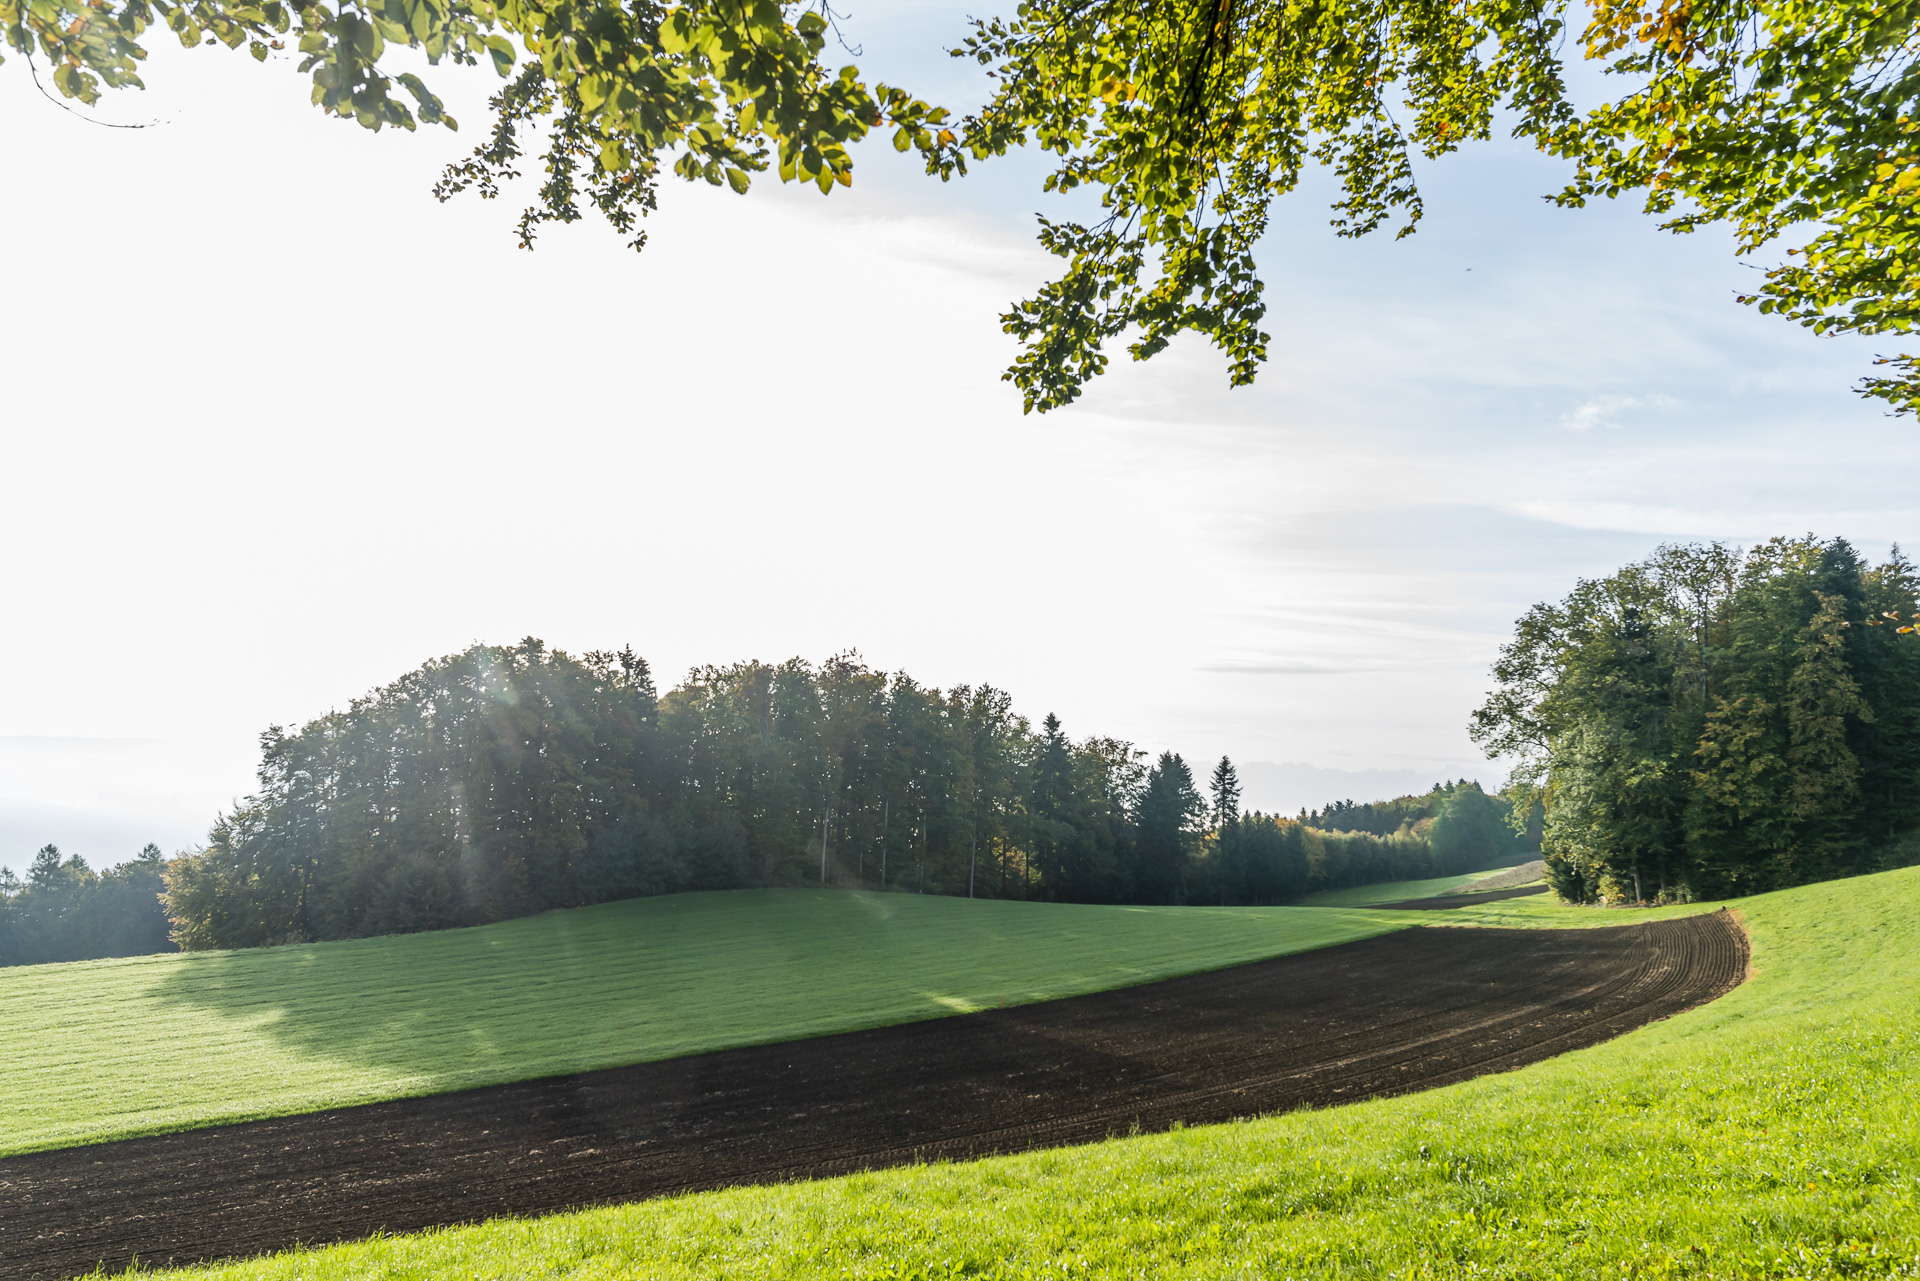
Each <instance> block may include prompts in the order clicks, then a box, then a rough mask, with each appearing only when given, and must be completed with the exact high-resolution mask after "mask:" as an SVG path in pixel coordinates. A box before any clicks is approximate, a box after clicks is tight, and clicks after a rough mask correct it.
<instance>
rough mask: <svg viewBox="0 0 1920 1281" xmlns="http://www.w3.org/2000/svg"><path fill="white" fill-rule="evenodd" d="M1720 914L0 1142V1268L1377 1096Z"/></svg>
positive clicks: (1626, 996) (240, 1248)
mask: <svg viewBox="0 0 1920 1281" xmlns="http://www.w3.org/2000/svg"><path fill="white" fill-rule="evenodd" d="M1746 960H1747V945H1746V939H1745V936H1744V934H1742V933H1741V931H1740V929H1739V927H1738V925H1737V924H1736V923H1735V922H1734V921H1733V919H1732V918H1731V917H1730V916H1728V915H1727V914H1725V913H1715V914H1712V915H1706V916H1696V917H1687V918H1680V919H1673V920H1665V921H1658V922H1654V923H1651V924H1645V925H1633V926H1620V927H1612V928H1604V929H1581V930H1493V929H1474V930H1457V929H1427V928H1417V929H1410V930H1403V931H1400V932H1397V933H1394V934H1389V935H1384V936H1381V937H1378V938H1373V939H1368V940H1365V941H1362V942H1358V943H1351V944H1345V945H1342V946H1339V947H1333V948H1328V949H1325V950H1323V951H1318V952H1310V953H1305V954H1300V955H1295V956H1289V957H1284V958H1281V959H1278V960H1273V961H1266V962H1262V963H1259V964H1255V965H1247V966H1241V967H1239V968H1236V969H1231V970H1222V971H1216V972H1213V973H1208V974H1198V975H1192V976H1189V977H1185V978H1179V979H1172V980H1169V981H1166V982H1160V983H1152V984H1147V985H1143V986H1140V987H1134V988H1127V989H1122V990H1118V991H1112V992H1104V993H1099V994H1096V995H1092V996H1081V997H1073V998H1070V999H1067V1000H1061V1001H1053V1002H1047V1003H1044V1004H1037V1005H1028V1006H1022V1007H1017V1008H1014V1009H1009V1010H1004V1011H990V1012H987V1013H983V1014H974V1015H966V1016H961V1017H955V1018H947V1019H937V1020H932V1021H929V1022H921V1023H912V1024H906V1025H903V1026H898V1027H890V1028H881V1029H876V1030H873V1031H866V1032H856V1033H849V1034H845V1035H840V1036H831V1037H822V1038H818V1039H815V1040H807V1041H795V1042H790V1043H787V1044H784V1045H771V1046H761V1047H755V1048H750V1049H740V1050H729V1051H725V1052H722V1053H717V1054H707V1055H700V1056H696V1057H691V1058H684V1059H676V1060H669V1061H666V1062H659V1063H649V1064H644V1065H641V1066H637V1067H631V1068H618V1069H612V1070H609V1071H602V1072H594V1073H589V1074H584V1075H579V1076H571V1077H560V1078H553V1079H549V1080H544V1081H530V1082H525V1083H522V1084H517V1085H508V1086H495V1087H490V1088H487V1089H482V1090H472V1091H466V1092H463V1093H457V1094H442V1095H435V1096H431V1097H427V1098H420V1099H408V1100H402V1101H398V1102H392V1103H379V1104H373V1105H370V1106H366V1107H357V1108H346V1109H340V1110H336V1111H331V1112H320V1113H314V1114H310V1115H306V1116H295V1117H285V1118H281V1119H277V1120H271V1121H259V1122H251V1123H247V1124H242V1125H230V1126H221V1127H217V1128H212V1129H204V1130H193V1131H186V1132H182V1133H177V1134H170V1135H161V1136H157V1137H152V1138H142V1139H131V1140H126V1141H123V1142H119V1143H110V1144H100V1145H97V1146H93V1147H81V1148H69V1149H64V1150H60V1151H53V1152H41V1153H35V1154H32V1155H28V1156H21V1157H13V1158H9V1159H7V1160H4V1161H0V1275H4V1276H8V1277H61V1276H71V1275H74V1274H75V1273H78V1272H84V1271H86V1270H88V1269H90V1268H92V1267H93V1266H94V1265H95V1264H96V1263H100V1262H104V1263H106V1264H107V1265H108V1267H109V1268H110V1269H111V1268H119V1267H121V1266H124V1264H125V1263H126V1262H127V1261H128V1260H129V1259H130V1258H132V1257H133V1256H135V1255H137V1256H138V1257H139V1258H140V1259H141V1260H142V1261H144V1262H148V1263H161V1262H166V1261H174V1262H187V1261H191V1260H202V1259H209V1258H218V1257H224V1256H232V1255H244V1254H252V1253H257V1252H261V1251H267V1250H274V1249H280V1248H284V1247H287V1246H290V1245H293V1244H294V1243H296V1242H299V1243H304V1244H309V1245H311V1244H317V1243H321V1242H327V1241H336V1240H343V1239H348V1238H353V1237H360V1236H365V1235H367V1234H368V1233H371V1232H373V1231H376V1230H381V1229H384V1230H387V1231H391V1232H404V1231H409V1230H413V1229H418V1228H424V1227H429V1226H434V1225H439V1224H448V1223H457V1222H464V1221H469V1220H474V1219H481V1218H486V1217H489V1216H492V1215H500V1214H534V1213H541V1212H545V1211H551V1210H557V1209H562V1208H566V1207H570V1206H578V1205H584V1204H588V1203H592V1202H599V1201H614V1200H632V1199H638V1198H643V1197H650V1196H659V1195H662V1194H664V1193H670V1192H676V1191H682V1190H688V1189H697V1188H713V1187H720V1186H725V1185H728V1184H735V1183H748V1182H764V1181H769V1180H778V1179H790V1178H802V1177H810V1176H821V1175H830V1174H838V1173H843V1172H847V1171H851V1170H858V1169H862V1168H868V1167H876V1166H883V1165H893V1164H899V1163H903V1162H908V1161H913V1160H916V1159H931V1158H940V1157H949V1158H964V1157H973V1156H980V1155H985V1154H988V1153H992V1152H1009V1151H1016V1150H1020V1149H1026V1148H1034V1147H1043V1146H1051V1145H1057V1144H1069V1143H1080V1142H1087V1141H1091V1140H1097V1139H1100V1138H1103V1137H1105V1136H1107V1135H1111V1134H1124V1133H1127V1132H1128V1131H1129V1130H1131V1129H1133V1128H1135V1127H1138V1128H1141V1129H1147V1130H1151V1129H1164V1128H1166V1127H1167V1126H1169V1125H1172V1124H1173V1123H1175V1122H1177V1121H1184V1122H1187V1123H1189V1124H1198V1123H1203V1122H1210V1121H1222V1120H1226V1119H1229V1118H1232V1117H1238V1116H1251V1115H1255V1114H1258V1113H1262V1112H1270V1111H1277V1110H1284V1109H1289V1108H1296V1107H1303V1106H1310V1105H1324V1104H1331V1103H1341V1102H1346V1101H1349V1100H1354V1099H1360V1098H1366V1097H1369V1096H1373V1095H1382V1094H1396V1093H1402V1092H1406V1091H1410V1090H1416V1089H1424V1088H1428V1087H1431V1086H1436V1085H1441V1084H1445V1083H1447V1082H1450V1081H1456V1080H1461V1079H1463V1078H1466V1077H1469V1076H1474V1075H1477V1074H1479V1073H1483V1072H1491V1071H1500V1070H1504V1069H1509V1068H1514V1067H1519V1066H1522V1065H1523V1064H1526V1063H1530V1062H1533V1061H1536V1060H1539V1059H1542V1058H1546V1057H1549V1056H1551V1055H1555V1054H1560V1053H1563V1052H1565V1051H1567V1050H1572V1049H1578V1048H1580V1047H1583V1046H1588V1045H1593V1044H1596V1043H1598V1042H1600V1041H1603V1040H1606V1039H1608V1038H1610V1037H1613V1036H1617V1035H1619V1034H1620V1033H1622V1032H1626V1031H1629V1030H1631V1029H1633V1028H1635V1027H1639V1026H1641V1025H1643V1024H1646V1023H1648V1022H1651V1021H1653V1020H1655V1019H1658V1018H1662V1017H1665V1016H1667V1015H1671V1014H1674V1013H1677V1012H1679V1011H1681V1010H1684V1009H1687V1008H1689V1007H1691V1006H1694V1005H1697V1004H1700V1003H1702V1002H1705V1001H1709V1000H1712V999H1713V998H1714V997H1716V996H1719V995H1720V994H1722V993H1724V992H1726V991H1728V990H1730V989H1731V988H1732V987H1734V986H1735V985H1736V984H1737V983H1739V981H1740V979H1741V976H1742V975H1743V973H1744V972H1745V968H1746Z"/></svg>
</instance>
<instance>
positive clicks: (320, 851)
mask: <svg viewBox="0 0 1920 1281" xmlns="http://www.w3.org/2000/svg"><path fill="white" fill-rule="evenodd" d="M261 742H262V759H261V765H260V771H259V791H258V792H257V793H256V794H255V795H254V796H252V797H250V798H248V799H247V800H246V801H245V802H244V803H242V804H241V805H240V806H239V807H238V808H236V810H235V811H234V812H232V813H230V814H226V815H223V816H222V817H221V818H220V819H219V820H218V821H217V822H216V823H215V824H214V826H213V828H212V831H211V832H210V833H209V836H208V840H207V842H206V844H205V846H204V847H203V848H201V849H199V850H197V851H194V852H191V853H187V854H184V855H182V856H180V857H177V858H175V859H172V860H170V861H169V862H168V863H167V864H166V866H165V869H164V877H165V884H166V889H165V905H166V913H167V915H168V916H169V917H170V918H171V922H172V925H171V930H172V937H173V938H174V939H175V940H176V941H177V942H178V943H179V945H180V946H182V947H185V948H188V949H202V948H230V947H253V946H263V945H271V944H277V943H285V942H292V941H301V940H315V939H332V938H347V937H358V936H365V935H375V934H392V933H405V932H411V931H417V930H431V929H443V928H448V927H452V926H460V925H469V924H477V923H481V922H486V921H494V920H501V919H505V918H509V917H515V916H523V915H528V914H531V913H535V912H542V911H546V910H549V909H552V908H562V907H573V906H579V905H584V904H589V903H597V902H603V901H606V900H611V899H621V898H632V897H637V896H641V895H648V894H664V893H672V892H676V891H683V890H710V889H730V888H738V887H747V886H760V885H805V884H815V885H820V884H825V885H831V886H842V887H862V888H867V889H874V890H897V891H910V892H921V893H929V894H955V895H963V896H972V897H991V898H1025V899H1037V900H1053V901H1072V902H1103V903H1196V904H1246V903H1273V902H1277V901H1283V900H1286V899H1289V898H1294V897H1297V896H1299V895H1302V894H1305V893H1309V892H1312V891H1316V890H1321V889H1334V888H1340V887H1344V886H1348V885H1356V884H1365V883H1371V882H1376V881H1385V880H1397V879H1406V878H1412V877H1425V876H1436V875H1442V874H1445V873H1448V872H1452V871H1463V870H1472V869H1476V868H1479V867H1485V866H1491V865H1495V864H1497V863H1500V862H1504V861H1518V860H1519V859H1520V858H1521V857H1524V856H1525V851H1526V850H1527V849H1528V848H1529V845H1528V842H1527V839H1526V837H1525V836H1524V835H1523V834H1519V833H1516V832H1515V831H1514V829H1513V828H1512V826H1511V825H1510V824H1509V823H1508V822H1507V815H1508V814H1509V812H1510V806H1509V804H1508V802H1507V801H1506V800H1504V799H1501V798H1497V797H1492V796H1488V795H1486V794H1484V793H1483V792H1482V791H1481V790H1480V788H1479V787H1478V786H1477V785H1475V784H1473V783H1468V782H1461V783H1449V784H1447V785H1445V786H1436V788H1435V789H1434V790H1433V792H1432V793H1430V794H1428V795H1426V796H1423V797H1410V798H1405V799H1404V800H1402V801H1399V802H1392V803H1389V804H1388V805H1385V806H1353V805H1351V804H1350V803H1347V804H1345V805H1342V806H1333V807H1329V809H1328V810H1327V811H1325V812H1324V813H1316V814H1314V815H1307V814H1302V815H1300V816H1298V817H1295V818H1281V817H1277V816H1272V815H1266V814H1260V813H1248V814H1243V813H1242V812H1241V810H1240V804H1239V790H1240V789H1239V784H1238V779H1237V776H1236V774H1235V771H1234V768H1233V765H1232V763H1231V762H1230V761H1228V760H1225V759H1222V760H1221V761H1220V762H1219V763H1218V765H1217V766H1216V767H1215V768H1213V769H1212V770H1211V771H1210V772H1209V773H1208V774H1207V776H1206V778H1205V779H1203V780H1196V778H1195V776H1194V772H1193V770H1192V769H1191V767H1189V765H1188V764H1187V762H1186V761H1185V760H1184V759H1183V758H1182V757H1181V756H1180V755H1178V754H1177V753H1172V752H1166V753H1162V754H1161V755H1160V756H1159V757H1158V758H1155V759H1149V758H1148V757H1147V755H1146V754H1145V753H1143V752H1141V751H1140V750H1138V749H1136V748H1135V747H1133V746H1132V745H1131V744H1128V743H1124V742H1120V741H1118V740H1116V739H1112V738H1104V737H1099V736H1090V737H1087V738H1083V739H1078V740H1075V739H1072V738H1070V737H1068V735H1067V734H1066V732H1065V730H1064V728H1063V727H1062V726H1061V724H1060V722H1059V721H1058V719H1057V718H1055V717H1053V716H1051V715H1050V716H1047V717H1046V718H1045V719H1044V720H1042V721H1041V722H1040V723H1039V724H1038V725H1035V724H1033V723H1031V722H1030V721H1029V720H1028V719H1027V718H1025V717H1023V716H1020V715H1018V714H1016V713H1015V712H1014V711H1013V708H1012V700H1011V698H1010V697H1009V696H1008V695H1007V694H1006V693H1005V692H1004V691H1002V690H999V689H995V688H993V687H991V686H987V685H981V686H967V685H961V686H957V687H954V688H951V689H947V690H940V689H936V688H931V687H928V686H924V685H921V684H919V683H918V682H916V681H914V680H913V679H912V678H911V677H909V676H907V675H906V674H904V673H892V674H888V673H884V672H879V671H875V670H873V669H871V668H869V667H868V666H866V665H865V664H864V663H863V662H861V661H860V659H859V658H858V656H857V655H853V654H843V655H839V656H836V657H834V658H831V659H829V660H827V661H826V662H824V663H821V664H818V665H814V664H811V663H807V662H803V661H801V660H798V659H794V660H790V661H788V662H785V663H781V664H778V665H770V664H766V663H759V662H746V663H738V664H734V665H731V666H726V667H701V668H698V669H696V670H694V671H693V672H692V673H691V674H690V675H689V676H688V678H687V679H686V680H685V681H684V682H683V683H682V684H681V685H679V686H678V687H677V688H674V689H672V690H670V691H668V692H667V693H665V694H664V695H663V694H659V693H658V692H657V690H656V687H655V684H654V680H653V677H652V675H651V672H650V670H649V668H648V666H647V664H646V662H645V661H644V660H642V659H641V658H640V657H638V656H637V655H635V654H634V653H633V652H632V651H631V650H622V651H621V652H619V653H610V652H594V653H588V654H584V655H581V656H580V657H578V658H576V657H573V656H571V655H569V654H566V653H564V652H562V651H559V650H556V649H551V648H549V647H548V646H546V645H545V644H543V643H542V642H540V641H539V640H535V639H531V638H530V639H527V640H525V641H522V642H521V643H520V644H518V645H511V646H484V645H481V646H475V647H473V648H471V649H469V650H467V651H466V652H464V653H461V654H457V655H452V656H449V657H446V658H442V659H438V660H436V661H433V662H429V663H427V664H425V665H423V666H422V667H420V668H418V669H417V670H415V671H413V672H410V673H408V674H407V675H405V676H403V677H401V678H400V679H399V680H397V681H395V682H393V683H392V684H390V685H388V686H386V687H385V688H382V689H379V690H376V691H374V692H372V693H370V694H368V695H367V696H366V697H364V698H361V699H358V700H355V701H354V702H353V703H352V704H351V705H349V706H348V707H347V708H346V709H345V710H342V711H335V712H333V713H330V714H329V715H326V716H323V717H321V718H319V719H317V720H314V721H312V722H310V723H309V724H307V725H305V726H303V727H301V728H299V729H297V730H288V729H283V728H279V727H276V728H273V729H270V730H269V731H268V732H267V733H266V734H264V735H263V736H262V740H261ZM1363 812H1364V813H1365V814H1367V815H1368V816H1369V821H1368V822H1367V823H1365V824H1361V823H1357V822H1350V821H1349V819H1350V816H1352V815H1355V814H1360V813H1363ZM1323 825H1324V826H1323Z"/></svg>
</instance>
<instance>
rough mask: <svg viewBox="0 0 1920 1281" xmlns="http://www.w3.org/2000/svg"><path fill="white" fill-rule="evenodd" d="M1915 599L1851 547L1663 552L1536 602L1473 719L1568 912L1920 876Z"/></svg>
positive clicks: (1807, 541) (1897, 568)
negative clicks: (1534, 809) (1918, 868)
mask: <svg viewBox="0 0 1920 1281" xmlns="http://www.w3.org/2000/svg"><path fill="white" fill-rule="evenodd" d="M1917 587H1920V582H1917V580H1916V576H1915V573H1914V569H1913V566H1912V565H1911V564H1910V563H1909V562H1908V561H1907V560H1906V558H1905V557H1903V556H1902V555H1901V554H1900V551H1899V549H1898V548H1895V549H1894V551H1893V555H1892V557H1891V558H1890V559H1889V560H1888V561H1887V562H1886V563H1885V564H1882V565H1878V566H1869V565H1868V564H1867V563H1866V562H1865V561H1864V560H1863V559H1862V558H1861V557H1860V556H1859V554H1858V553H1857V552H1855V550H1854V549H1853V548H1852V547H1851V546H1850V545H1849V544H1847V543H1846V542H1845V541H1842V540H1838V539H1836V540H1834V541H1831V542H1821V541H1819V540H1816V539H1813V538H1800V539H1787V538H1776V539H1774V540H1772V541H1771V542H1767V543H1764V544H1762V545H1760V546H1758V547H1755V548H1753V549H1752V550H1750V551H1746V552H1741V551H1738V550H1733V549H1729V548H1727V547H1724V546H1721V545H1719V544H1713V545H1710V546H1686V547H1667V548H1663V549H1661V550H1660V552H1659V553H1658V554H1656V555H1655V556H1653V557H1652V558H1651V559H1649V560H1646V561H1643V562H1641V563H1639V564H1636V565H1629V566H1627V567H1626V568H1625V569H1622V570H1620V571H1619V572H1618V573H1616V574H1614V575H1612V576H1610V577H1607V578H1601V579H1593V580H1590V581H1585V582H1582V583H1580V584H1579V586H1577V587H1576V588H1575V589H1574V591H1573V593H1572V594H1571V595H1569V596H1568V597H1567V598H1566V600H1564V601H1562V602H1561V603H1559V604H1557V605H1538V606H1535V607H1534V609H1533V610H1531V611H1530V612H1529V613H1528V614H1527V615H1526V616H1525V617H1523V618H1522V619H1521V620H1520V622H1519V626H1518V633H1517V635H1516V637H1515V639H1514V640H1513V642H1512V643H1511V644H1509V645H1507V646H1506V647H1505V649H1504V650H1503V651H1502V655H1501V659H1500V662H1499V664H1498V665H1497V667H1496V668H1495V675H1496V677H1497V679H1498V681H1499V687H1498V689H1497V690H1496V691H1495V693H1494V694H1493V695H1492V696H1491V697H1490V698H1489V699H1488V701H1487V703H1486V704H1485V705H1484V706H1483V707H1482V708H1481V709H1480V710H1479V711H1478V712H1477V713H1476V715H1475V722H1474V733H1475V737H1476V738H1477V739H1478V740H1479V741H1480V742H1481V743H1482V745H1483V746H1485V747H1486V748H1487V749H1488V751H1489V752H1490V753H1497V754H1500V755H1505V756H1513V757H1518V758H1520V760H1521V761H1522V762H1523V764H1522V768H1521V771H1520V773H1519V775H1518V778H1519V779H1520V780H1521V782H1522V784H1523V785H1525V786H1526V787H1528V788H1530V789H1531V790H1532V791H1533V792H1534V793H1535V794H1536V795H1537V796H1538V797H1539V799H1540V800H1541V801H1542V802H1543V805H1544V814H1545V823H1544V828H1543V852H1544V857H1545V859H1546V863H1547V869H1548V876H1549V879H1550V881H1551V882H1552V884H1553V886H1554V888H1555V889H1556V890H1558V891H1559V892H1560V893H1561V894H1562V895H1563V896H1565V897H1567V898H1570V899H1573V900H1576V901H1593V900H1596V899H1604V900H1608V901H1620V900H1625V899H1631V900H1641V899H1666V900H1675V899H1704V898H1720V897H1725V896H1730V895H1738V894H1751V893H1756V892H1759V891H1763V890H1770V889H1777V888H1781V887H1784V886H1789V885H1798V884H1803V883H1805V882H1808V881H1817V880H1824V879H1828V878H1831V877H1837V876H1845V875H1850V874H1853V873H1858V872H1867V871H1875V870H1879V869H1882V868H1887V867H1892V866H1897V865H1903V864H1908V863H1912V862H1915V861H1917V860H1920V841H1917V840H1916V839H1915V834H1916V832H1920V634H1915V632H1914V631H1913V630H1912V629H1913V626H1914V623H1913V619H1914V614H1915V612H1916V608H1920V604H1917V602H1916V589H1917Z"/></svg>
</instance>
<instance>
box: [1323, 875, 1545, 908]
mask: <svg viewBox="0 0 1920 1281" xmlns="http://www.w3.org/2000/svg"><path fill="white" fill-rule="evenodd" d="M1508 870H1510V869H1508V868H1504V867H1495V868H1489V869H1488V870H1487V871H1484V872H1467V873H1465V874H1463V875H1460V876H1436V877H1434V878H1432V879H1431V880H1426V881H1388V882H1386V883H1385V884H1383V885H1356V886H1354V887H1353V888H1352V889H1345V890H1325V891H1322V892H1321V893H1319V894H1309V895H1307V896H1306V897H1305V898H1302V899H1301V900H1300V903H1301V905H1302V906H1305V907H1371V906H1372V905H1374V904H1375V903H1399V902H1402V901H1404V900H1406V899H1412V898H1434V897H1437V896H1438V895H1441V894H1464V893H1467V892H1468V891H1470V890H1472V889H1473V886H1474V883H1475V882H1476V881H1484V880H1487V879H1488V878H1490V877H1494V876H1498V875H1500V874H1501V873H1502V872H1505V871H1508Z"/></svg>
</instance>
